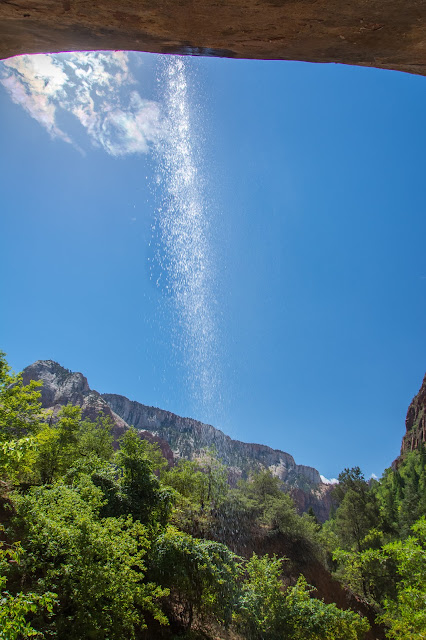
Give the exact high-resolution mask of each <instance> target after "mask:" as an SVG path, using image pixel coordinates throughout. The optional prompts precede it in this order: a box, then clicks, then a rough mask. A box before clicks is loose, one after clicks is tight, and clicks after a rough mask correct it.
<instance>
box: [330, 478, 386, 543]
mask: <svg viewBox="0 0 426 640" xmlns="http://www.w3.org/2000/svg"><path fill="white" fill-rule="evenodd" d="M334 495H335V497H336V498H337V499H338V500H340V505H339V508H338V509H337V511H336V515H335V532H336V534H337V536H338V538H339V541H340V545H341V547H342V548H343V549H347V550H351V549H356V550H357V551H362V550H363V549H364V548H365V543H364V542H363V541H364V538H365V536H366V535H367V534H368V531H369V530H370V529H372V528H373V527H375V526H377V522H378V519H379V505H378V503H377V500H376V496H375V494H374V493H373V492H371V491H370V490H369V486H368V483H367V482H366V481H365V478H364V476H363V474H362V473H361V470H360V468H359V467H354V468H353V469H345V470H344V471H343V472H342V473H341V474H339V484H338V485H337V486H336V487H335V489H334Z"/></svg>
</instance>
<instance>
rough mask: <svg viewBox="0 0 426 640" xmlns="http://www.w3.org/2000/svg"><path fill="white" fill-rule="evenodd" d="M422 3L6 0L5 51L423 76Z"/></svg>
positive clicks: (1, 23)
mask: <svg viewBox="0 0 426 640" xmlns="http://www.w3.org/2000/svg"><path fill="white" fill-rule="evenodd" d="M425 23H426V5H425V3H424V2H420V1H419V0H393V1H392V2H382V0H368V2H365V1H364V0H353V1H352V2H342V1H341V0H315V2H312V1H309V2H306V1H304V0H291V1H286V2H285V1H284V0H229V1H228V2H217V1H213V0H197V2H193V1H192V0H191V1H189V0H180V1H179V2H176V1H175V0H102V2H93V0H60V1H58V0H14V1H10V0H3V2H0V57H3V58H5V57H8V56H12V55H17V54H20V53H42V52H53V51H76V50H91V49H92V50H93V49H112V50H114V49H124V50H136V51H151V52H155V53H181V54H182V53H184V54H185V53H186V54H192V55H210V56H222V57H234V58H258V59H277V60H305V61H309V62H340V63H344V64H355V65H364V66H373V67H379V68H382V69H398V70H400V71H408V72H411V73H419V74H422V75H425V74H426V64H425V63H426V60H425V44H424V43H425V40H426V26H425Z"/></svg>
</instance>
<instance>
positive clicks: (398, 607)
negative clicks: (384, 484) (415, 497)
mask: <svg viewBox="0 0 426 640" xmlns="http://www.w3.org/2000/svg"><path fill="white" fill-rule="evenodd" d="M412 529H413V531H414V534H415V535H414V536H413V535H412V536H410V537H409V538H407V539H406V540H403V541H401V540H398V541H396V542H392V543H390V544H388V545H385V547H384V548H383V556H384V558H391V559H392V560H393V561H394V562H395V563H396V567H397V572H398V574H399V576H400V581H399V583H398V584H397V595H396V597H395V598H390V597H387V598H386V599H385V600H384V610H385V612H384V614H383V615H382V616H381V621H382V622H384V623H385V624H386V625H387V626H388V627H389V631H388V633H387V636H388V637H389V638H395V639H398V640H423V639H424V638H425V637H426V606H425V603H426V518H425V517H424V516H423V517H422V518H421V519H420V520H419V521H418V522H417V523H416V524H415V525H413V527H412Z"/></svg>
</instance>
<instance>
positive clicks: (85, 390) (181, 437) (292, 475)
mask: <svg viewBox="0 0 426 640" xmlns="http://www.w3.org/2000/svg"><path fill="white" fill-rule="evenodd" d="M23 379H24V382H25V383H26V384H27V383H28V382H29V381H30V380H42V381H43V387H42V406H43V407H44V408H46V409H53V411H54V414H57V413H58V411H59V410H60V408H61V406H63V405H66V404H68V403H71V404H75V405H78V406H80V407H81V408H82V414H83V416H84V417H87V418H90V419H92V420H93V419H95V418H96V416H97V415H98V414H99V413H100V412H103V413H104V414H105V415H109V416H110V417H111V419H112V420H113V423H114V429H113V432H114V436H115V438H116V439H117V438H118V437H119V436H120V435H122V433H124V431H125V430H126V429H127V428H128V426H129V425H133V426H134V427H135V428H136V429H137V430H138V431H139V434H140V436H141V438H144V439H146V440H149V441H150V442H157V443H158V444H159V445H160V447H161V450H162V452H163V455H164V456H165V457H166V459H167V460H168V461H169V464H173V461H174V459H175V458H180V457H182V458H186V459H189V460H191V459H194V458H196V457H197V456H198V455H199V454H200V453H201V452H202V451H203V450H205V449H208V448H210V447H214V449H215V450H216V451H217V453H218V456H219V458H220V459H221V460H222V461H223V463H224V464H226V465H227V466H228V476H229V481H230V484H231V485H235V484H236V483H237V481H238V479H239V478H244V477H247V476H248V475H249V474H250V473H251V472H252V471H254V470H260V469H265V468H266V469H270V471H271V472H272V473H273V474H274V475H276V476H278V477H279V478H280V480H282V481H283V483H284V484H285V485H286V486H287V487H288V489H289V490H290V489H291V490H292V491H293V492H294V497H295V499H296V504H297V505H298V508H299V510H300V511H305V510H307V509H308V508H309V507H311V506H312V508H313V509H314V511H315V513H316V514H317V517H318V518H319V519H320V520H322V521H324V520H326V519H327V517H328V513H329V509H330V504H331V503H330V500H329V497H328V496H329V492H328V488H327V487H326V485H323V483H322V482H321V478H320V474H319V473H318V471H317V470H316V469H314V468H313V467H308V466H306V465H298V464H296V463H295V461H294V458H293V457H292V456H291V455H290V454H289V453H285V452H284V451H280V450H279V449H272V448H271V447H267V446H265V445H261V444H253V443H246V442H240V441H239V440H233V439H232V438H230V437H229V436H227V435H225V434H224V433H223V432H222V431H220V430H219V429H216V428H215V427H213V426H212V425H208V424H203V423H202V422H199V421H197V420H193V419H192V418H183V417H181V416H178V415H176V414H174V413H171V412H170V411H165V410H163V409H158V408H156V407H148V406H146V405H143V404H141V403H139V402H134V401H132V400H129V399H128V398H126V397H124V396H120V395H114V394H102V395H101V394H100V393H98V392H97V391H94V390H92V389H90V387H89V385H88V382H87V379H86V378H85V377H84V376H83V375H82V374H81V373H75V372H72V371H69V370H68V369H64V367H62V366H61V365H59V364H58V363H56V362H53V361H52V360H39V361H37V362H35V363H34V364H32V365H30V366H29V367H27V368H26V369H24V371H23Z"/></svg>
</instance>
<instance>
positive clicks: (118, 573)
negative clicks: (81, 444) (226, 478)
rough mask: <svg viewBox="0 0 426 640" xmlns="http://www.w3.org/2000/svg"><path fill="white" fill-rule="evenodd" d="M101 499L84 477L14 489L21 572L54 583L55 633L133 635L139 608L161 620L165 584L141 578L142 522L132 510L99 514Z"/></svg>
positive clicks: (92, 638) (140, 620) (45, 584)
mask: <svg viewBox="0 0 426 640" xmlns="http://www.w3.org/2000/svg"><path fill="white" fill-rule="evenodd" d="M103 502H104V496H103V493H102V491H101V490H100V489H99V487H96V486H95V485H94V484H93V483H92V482H91V481H90V479H89V478H87V477H86V478H85V477H81V478H80V480H79V482H78V483H76V484H75V485H74V486H73V487H69V486H66V485H63V484H60V483H58V484H56V485H55V486H53V487H35V488H33V489H31V490H30V491H29V492H28V493H27V494H26V495H23V496H15V505H16V509H17V514H18V520H17V526H18V527H19V529H20V530H21V531H22V532H23V534H24V535H23V539H22V546H23V547H24V549H25V550H26V554H25V556H24V565H25V566H24V575H25V576H26V579H27V580H28V579H29V578H31V581H32V583H33V584H36V585H37V588H38V589H40V590H41V591H43V590H44V589H46V588H49V587H50V586H51V585H53V584H54V585H56V591H57V593H58V605H57V608H56V613H55V617H54V618H53V621H52V628H51V630H50V632H51V633H52V634H53V633H55V634H57V637H58V638H59V639H61V638H63V639H65V638H67V639H68V638H69V639H70V640H74V639H75V640H81V638H87V640H98V639H99V640H101V639H102V640H106V639H109V640H122V638H123V637H126V638H134V637H135V633H136V630H137V629H140V628H143V627H144V626H145V623H144V615H143V612H144V611H148V612H150V613H151V615H153V616H154V617H155V618H156V619H157V620H159V621H160V622H161V623H163V624H165V623H167V620H166V618H165V616H164V614H163V613H162V611H161V609H160V608H159V606H158V600H159V599H160V598H162V597H163V596H165V595H166V594H167V591H165V590H164V589H161V588H160V587H158V586H157V585H155V584H152V583H147V582H145V581H144V574H145V564H144V557H145V555H146V553H147V551H148V549H149V546H150V542H149V540H148V535H147V531H146V529H145V527H144V526H143V525H142V524H141V523H140V522H135V521H134V520H133V519H132V518H131V517H130V516H128V517H121V518H101V517H100V511H101V508H102V504H103Z"/></svg>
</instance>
